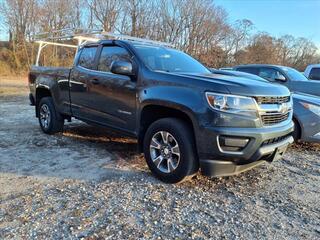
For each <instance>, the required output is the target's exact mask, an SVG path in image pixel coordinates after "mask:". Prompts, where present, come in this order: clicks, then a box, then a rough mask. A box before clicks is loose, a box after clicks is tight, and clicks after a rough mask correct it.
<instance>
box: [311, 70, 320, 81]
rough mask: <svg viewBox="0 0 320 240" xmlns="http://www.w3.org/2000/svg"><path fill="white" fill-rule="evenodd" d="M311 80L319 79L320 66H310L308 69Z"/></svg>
mask: <svg viewBox="0 0 320 240" xmlns="http://www.w3.org/2000/svg"><path fill="white" fill-rule="evenodd" d="M309 78H310V79H311V80H320V68H312V69H311V71H310V77H309Z"/></svg>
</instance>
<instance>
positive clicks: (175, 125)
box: [143, 118, 199, 183]
mask: <svg viewBox="0 0 320 240" xmlns="http://www.w3.org/2000/svg"><path fill="white" fill-rule="evenodd" d="M143 150H144V155H145V158H146V161H147V164H148V166H149V168H150V170H151V172H152V173H153V174H154V175H155V176H156V177H157V178H158V179H160V180H161V181H163V182H166V183H178V182H182V181H184V180H188V179H189V178H190V177H191V176H192V175H194V174H195V173H197V172H198V169H199V162H198V160H197V154H196V149H195V143H194V137H193V134H192V129H190V127H189V126H188V125H187V124H186V123H185V122H184V121H182V120H180V119H177V118H163V119H160V120H157V121H155V122H154V123H152V124H151V125H150V127H149V128H148V130H147V132H146V134H145V137H144V142H143Z"/></svg>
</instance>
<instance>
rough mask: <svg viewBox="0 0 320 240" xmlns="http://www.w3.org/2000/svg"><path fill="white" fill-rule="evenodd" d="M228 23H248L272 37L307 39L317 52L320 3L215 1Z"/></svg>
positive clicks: (309, 0)
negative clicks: (225, 14) (288, 36)
mask: <svg viewBox="0 0 320 240" xmlns="http://www.w3.org/2000/svg"><path fill="white" fill-rule="evenodd" d="M214 2H215V3H216V5H219V6H222V7H224V8H225V9H226V10H227V12H228V14H229V20H230V22H232V21H235V20H237V19H244V18H246V19H249V20H251V21H252V22H253V23H254V25H255V27H256V30H258V31H266V32H269V33H270V34H272V35H274V36H281V35H284V34H291V35H293V36H295V37H306V38H309V39H311V40H312V41H314V42H315V43H316V44H317V46H318V48H320V0H214Z"/></svg>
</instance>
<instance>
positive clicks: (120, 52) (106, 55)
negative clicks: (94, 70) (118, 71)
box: [98, 46, 131, 72]
mask: <svg viewBox="0 0 320 240" xmlns="http://www.w3.org/2000/svg"><path fill="white" fill-rule="evenodd" d="M130 59H131V56H130V54H129V53H128V51H127V50H126V49H124V48H122V47H118V46H105V47H103V48H102V51H101V55H100V59H99V64H98V70H99V71H102V72H110V69H111V64H112V62H113V61H127V62H130Z"/></svg>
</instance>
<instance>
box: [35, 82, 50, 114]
mask: <svg viewBox="0 0 320 240" xmlns="http://www.w3.org/2000/svg"><path fill="white" fill-rule="evenodd" d="M44 97H52V94H51V91H50V89H49V88H47V87H37V88H36V101H35V110H36V117H39V110H38V105H39V103H40V100H41V99H42V98H44Z"/></svg>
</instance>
